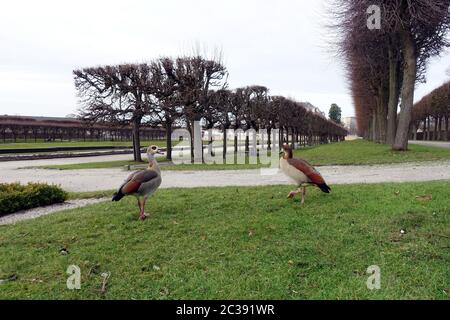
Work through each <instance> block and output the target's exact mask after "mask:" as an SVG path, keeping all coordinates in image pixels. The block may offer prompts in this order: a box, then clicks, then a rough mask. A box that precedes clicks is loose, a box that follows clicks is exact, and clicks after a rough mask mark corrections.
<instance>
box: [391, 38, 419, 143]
mask: <svg viewBox="0 0 450 320" xmlns="http://www.w3.org/2000/svg"><path fill="white" fill-rule="evenodd" d="M401 35H402V36H401V41H402V47H403V51H404V52H403V55H404V62H405V65H404V70H403V85H402V90H401V105H400V114H399V117H398V125H397V132H396V135H395V141H394V144H393V146H392V149H393V150H398V151H405V150H407V149H408V131H409V124H410V122H411V112H412V108H413V104H414V85H415V83H416V75H417V74H416V73H417V70H416V69H417V67H416V63H417V53H416V45H415V42H414V39H413V37H412V35H411V32H410V31H409V30H403V31H402V33H401Z"/></svg>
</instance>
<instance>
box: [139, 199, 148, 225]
mask: <svg viewBox="0 0 450 320" xmlns="http://www.w3.org/2000/svg"><path fill="white" fill-rule="evenodd" d="M138 201H139V209H140V215H139V219H141V220H142V221H144V220H145V218H147V216H146V215H145V212H144V210H145V199H139V200H138Z"/></svg>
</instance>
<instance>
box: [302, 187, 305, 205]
mask: <svg viewBox="0 0 450 320" xmlns="http://www.w3.org/2000/svg"><path fill="white" fill-rule="evenodd" d="M305 195H306V187H302V202H301V203H302V204H304V203H305Z"/></svg>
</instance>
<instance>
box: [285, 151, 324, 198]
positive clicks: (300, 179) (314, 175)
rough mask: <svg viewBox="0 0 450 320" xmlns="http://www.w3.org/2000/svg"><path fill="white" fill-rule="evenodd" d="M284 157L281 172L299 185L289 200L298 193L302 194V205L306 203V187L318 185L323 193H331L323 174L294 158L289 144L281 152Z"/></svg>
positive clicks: (289, 195)
mask: <svg viewBox="0 0 450 320" xmlns="http://www.w3.org/2000/svg"><path fill="white" fill-rule="evenodd" d="M280 154H283V157H281V159H280V168H281V170H282V171H283V172H284V173H285V174H286V175H287V176H288V177H289V178H291V179H292V180H293V181H295V183H297V185H298V189H297V190H293V191H291V192H289V194H288V198H293V197H294V196H295V195H296V194H297V193H301V196H302V204H303V203H304V202H305V194H306V186H309V185H316V186H318V187H319V188H320V190H322V191H323V192H326V193H330V190H331V189H330V187H329V186H328V185H327V184H326V183H325V180H324V179H323V178H322V176H321V174H320V173H319V172H318V171H317V170H316V169H314V167H313V166H312V165H310V164H309V163H308V162H306V161H305V160H303V159H296V158H293V157H292V148H291V147H289V145H288V144H286V143H285V144H283V150H282V151H281V152H280Z"/></svg>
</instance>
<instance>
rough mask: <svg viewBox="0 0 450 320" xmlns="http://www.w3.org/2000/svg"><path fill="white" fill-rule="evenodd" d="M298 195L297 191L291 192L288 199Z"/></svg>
mask: <svg viewBox="0 0 450 320" xmlns="http://www.w3.org/2000/svg"><path fill="white" fill-rule="evenodd" d="M296 194H297V193H296V192H295V191H291V192H289V194H288V195H287V197H288V199H292V198H293V197H294V196H295V195H296Z"/></svg>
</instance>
